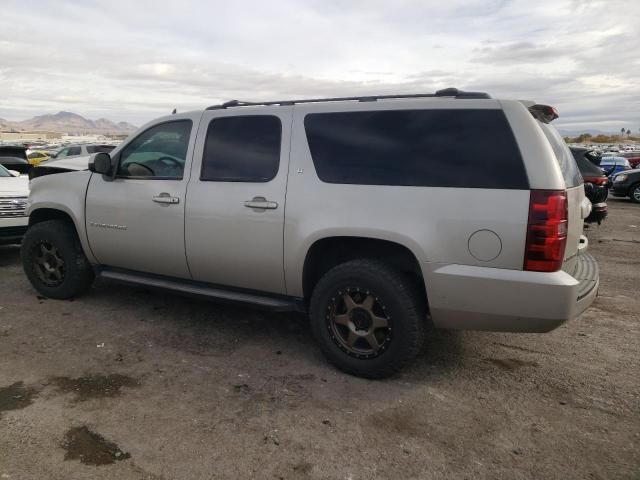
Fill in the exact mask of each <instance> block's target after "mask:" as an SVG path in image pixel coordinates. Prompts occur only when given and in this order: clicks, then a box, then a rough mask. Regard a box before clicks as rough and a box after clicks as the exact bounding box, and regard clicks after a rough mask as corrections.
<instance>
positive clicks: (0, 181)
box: [0, 165, 29, 245]
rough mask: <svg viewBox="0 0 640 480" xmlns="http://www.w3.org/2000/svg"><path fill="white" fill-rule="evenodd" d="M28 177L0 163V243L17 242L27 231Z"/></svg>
mask: <svg viewBox="0 0 640 480" xmlns="http://www.w3.org/2000/svg"><path fill="white" fill-rule="evenodd" d="M28 196H29V179H28V178H27V177H25V176H23V175H20V173H19V172H17V171H15V170H8V169H6V168H5V167H3V166H2V165H0V244H2V245H5V244H8V243H19V242H20V241H21V240H22V236H23V235H24V233H25V232H26V231H27V225H28V223H29V219H28V217H27V214H26V213H25V210H26V207H27V197H28Z"/></svg>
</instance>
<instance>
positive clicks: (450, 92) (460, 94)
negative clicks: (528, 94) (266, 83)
mask: <svg viewBox="0 0 640 480" xmlns="http://www.w3.org/2000/svg"><path fill="white" fill-rule="evenodd" d="M434 97H454V98H462V99H464V98H491V96H490V95H489V94H488V93H484V92H465V91H463V90H458V89H457V88H445V89H443V90H438V91H437V92H436V93H409V94H405V95H369V96H361V97H331V98H306V99H300V100H276V101H271V102H243V101H240V100H229V101H228V102H225V103H223V104H221V105H212V106H210V107H207V108H206V109H207V110H223V109H225V108H230V107H254V106H258V105H262V106H264V105H295V104H297V103H324V102H345V101H357V102H375V101H377V100H388V99H400V98H434Z"/></svg>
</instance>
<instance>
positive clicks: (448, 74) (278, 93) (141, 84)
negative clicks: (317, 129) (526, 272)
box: [0, 0, 640, 130]
mask: <svg viewBox="0 0 640 480" xmlns="http://www.w3.org/2000/svg"><path fill="white" fill-rule="evenodd" d="M638 16H640V4H638V3H637V2H626V1H625V2H622V1H617V0H615V1H604V0H594V1H578V0H540V1H537V2H535V3H533V2H529V1H525V0H491V1H484V0H449V1H448V2H441V1H435V0H428V1H424V0H398V1H396V2H388V1H386V0H367V1H365V0H306V1H296V0H279V1H277V2H262V1H258V0H239V1H236V2H221V1H204V0H202V1H196V0H183V1H181V2H173V1H169V0H155V1H152V0H146V1H139V2H130V1H128V0H111V1H107V0H101V1H99V0H88V1H80V0H60V1H58V2H47V1H44V0H5V1H4V2H3V28H2V29H0V92H2V93H1V94H2V102H0V117H5V118H9V119H16V120H17V119H23V118H26V117H29V116H32V115H35V114H42V113H49V112H55V111H58V110H70V111H74V112H77V113H80V114H83V115H86V116H89V117H91V118H97V117H107V118H110V119H113V120H127V121H131V122H133V123H137V124H141V123H143V122H146V121H147V120H150V119H152V118H154V117H156V116H158V115H163V114H166V113H167V112H169V111H171V110H172V109H173V108H174V107H175V108H178V110H180V111H184V110H187V109H196V108H203V107H206V106H207V105H211V104H215V103H219V102H222V101H226V100H229V99H234V98H237V99H243V100H266V99H276V98H278V99H279V98H296V97H307V96H314V97H315V96H340V95H356V94H375V93H405V92H406V93H416V92H432V91H434V90H436V89H439V88H444V87H449V86H457V87H459V88H466V89H470V90H486V91H488V92H489V93H491V94H492V95H493V96H494V97H498V98H527V99H534V100H537V101H540V102H544V103H550V104H553V105H556V106H557V107H558V108H559V109H560V113H561V117H560V119H559V120H558V123H559V124H560V125H581V126H583V125H588V124H589V122H593V125H592V127H593V128H605V127H606V129H612V130H619V128H620V127H621V126H622V125H629V127H630V128H634V129H637V127H640V114H639V113H638V112H640V108H639V107H640V104H639V100H638V99H639V98H640V82H637V81H636V79H637V78H638V77H639V74H640V55H637V45H640V30H639V29H638V28H637V21H636V20H635V19H637V18H638ZM581 128H582V127H581Z"/></svg>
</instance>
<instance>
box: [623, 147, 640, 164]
mask: <svg viewBox="0 0 640 480" xmlns="http://www.w3.org/2000/svg"><path fill="white" fill-rule="evenodd" d="M620 156H621V157H624V158H626V159H627V160H629V165H631V168H638V166H640V152H639V151H630V152H624V153H622V154H620Z"/></svg>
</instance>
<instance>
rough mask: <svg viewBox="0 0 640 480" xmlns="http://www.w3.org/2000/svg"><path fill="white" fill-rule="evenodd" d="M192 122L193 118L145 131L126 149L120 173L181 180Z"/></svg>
mask: <svg viewBox="0 0 640 480" xmlns="http://www.w3.org/2000/svg"><path fill="white" fill-rule="evenodd" d="M192 125H193V123H192V122H191V120H177V121H175V122H167V123H162V124H160V125H156V126H154V127H151V128H150V129H148V130H145V131H144V132H142V133H141V134H140V135H138V136H137V137H136V138H134V139H133V140H132V141H131V143H129V144H128V145H127V146H126V147H124V149H123V150H122V153H121V154H120V162H119V163H118V173H117V176H118V177H124V178H148V179H169V180H173V179H181V178H182V175H183V173H184V164H185V162H186V159H187V149H188V147H189V137H190V135H191V127H192Z"/></svg>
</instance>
